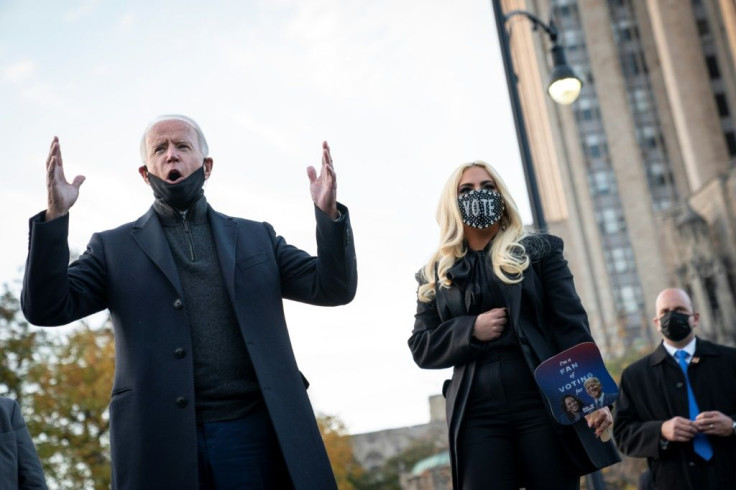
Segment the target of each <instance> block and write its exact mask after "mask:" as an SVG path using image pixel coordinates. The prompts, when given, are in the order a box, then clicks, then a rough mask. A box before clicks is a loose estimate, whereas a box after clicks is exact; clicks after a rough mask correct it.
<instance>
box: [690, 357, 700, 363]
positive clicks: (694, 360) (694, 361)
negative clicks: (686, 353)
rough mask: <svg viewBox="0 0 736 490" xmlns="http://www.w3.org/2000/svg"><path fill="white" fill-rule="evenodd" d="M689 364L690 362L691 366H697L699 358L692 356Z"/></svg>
mask: <svg viewBox="0 0 736 490" xmlns="http://www.w3.org/2000/svg"><path fill="white" fill-rule="evenodd" d="M690 362H692V363H693V364H697V363H699V362H700V358H699V357H695V356H693V358H692V360H691V361H690Z"/></svg>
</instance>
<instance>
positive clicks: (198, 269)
mask: <svg viewBox="0 0 736 490" xmlns="http://www.w3.org/2000/svg"><path fill="white" fill-rule="evenodd" d="M208 152H209V150H208V146H207V141H206V139H205V137H204V134H203V133H202V131H201V129H200V128H199V126H198V125H197V124H196V123H195V122H194V121H193V120H191V119H189V118H187V117H185V116H178V115H173V116H162V117H160V118H157V119H156V120H154V121H153V122H152V123H151V124H150V125H149V126H148V128H147V129H146V130H145V131H144V134H143V138H142V140H141V158H142V160H143V163H144V165H142V166H141V167H140V169H139V173H140V175H141V176H142V178H143V180H144V181H145V182H146V183H147V184H148V185H150V186H151V187H152V189H153V194H154V197H155V200H154V204H153V206H152V207H151V208H150V209H149V211H148V212H147V213H146V214H145V215H144V216H142V217H141V218H139V219H138V220H137V221H135V222H132V223H128V224H125V225H122V226H120V227H118V228H116V229H113V230H109V231H105V232H102V233H96V234H94V235H93V236H92V238H91V240H90V242H89V245H88V247H87V250H86V252H85V253H84V254H83V255H81V256H80V257H79V259H77V260H76V261H74V262H73V263H71V264H70V265H67V264H68V259H69V249H68V245H67V230H68V222H69V215H68V211H69V209H70V208H71V207H72V205H73V204H74V203H75V202H76V199H77V197H78V195H79V187H80V185H81V184H82V182H83V181H84V177H82V176H77V177H76V178H75V179H73V181H72V182H71V183H69V182H67V180H66V178H65V176H64V170H63V166H62V158H61V150H60V147H59V141H58V139H57V138H54V140H53V142H52V145H51V150H50V152H49V157H48V160H47V187H48V207H47V210H46V211H45V212H42V213H39V214H38V215H37V216H35V217H33V218H32V219H31V221H30V241H29V255H28V261H27V264H26V274H25V278H24V284H23V293H22V295H21V300H22V306H23V312H24V313H25V315H26V317H27V318H28V320H29V321H30V322H31V323H34V324H36V325H44V326H56V325H63V324H66V323H69V322H72V321H75V320H77V319H79V318H82V317H84V316H87V315H90V314H92V313H95V312H97V311H100V310H104V309H109V311H110V314H111V317H112V323H113V327H114V330H115V342H116V370H115V380H114V384H113V391H112V399H111V401H110V410H109V411H110V443H111V450H112V479H113V488H118V489H141V488H156V489H177V490H187V489H192V490H194V489H209V488H279V489H282V488H292V487H294V488H298V489H315V488H319V489H331V488H336V483H335V479H334V476H333V474H332V471H331V468H330V463H329V460H328V458H327V454H326V451H325V448H324V445H323V443H322V439H321V436H320V432H319V430H318V427H317V424H316V421H315V418H314V413H313V410H312V407H311V404H310V402H309V398H308V397H307V394H306V387H307V382H306V379H305V378H304V377H303V376H302V375H301V373H300V372H299V370H298V368H297V364H296V360H295V358H294V353H293V351H292V348H291V343H290V340H289V334H288V330H287V328H286V322H285V319H284V312H283V304H282V299H283V298H287V299H292V300H297V301H302V302H306V303H311V304H316V305H323V306H335V305H340V304H345V303H348V302H350V301H351V300H352V298H353V297H354V295H355V289H356V284H357V272H356V263H355V249H354V246H353V239H352V231H351V228H350V221H349V216H348V210H347V208H346V207H345V206H343V205H341V204H338V203H337V201H336V187H337V184H336V177H335V171H334V168H333V163H332V158H331V155H330V149H329V147H328V146H327V143H326V142H325V143H323V150H322V168H321V171H320V174H319V176H318V175H317V171H316V170H315V169H314V168H313V167H309V168H308V172H307V173H308V176H309V180H310V190H311V194H312V200H313V201H314V204H315V216H316V221H317V256H316V257H312V256H310V255H309V254H307V253H306V252H304V251H302V250H299V249H297V248H296V247H293V246H291V245H288V244H287V243H286V242H285V241H284V239H283V238H281V237H280V236H277V235H276V233H275V232H274V230H273V228H272V227H271V226H270V225H269V224H267V223H257V222H253V221H249V220H244V219H239V218H233V217H229V216H225V215H223V214H220V213H217V212H216V211H214V210H213V209H212V207H210V205H209V204H208V203H207V201H206V199H205V197H204V194H203V184H204V181H205V180H206V179H208V178H209V176H210V174H211V172H212V166H213V160H212V158H210V157H209V156H208ZM277 171H278V169H274V173H275V174H276V173H277Z"/></svg>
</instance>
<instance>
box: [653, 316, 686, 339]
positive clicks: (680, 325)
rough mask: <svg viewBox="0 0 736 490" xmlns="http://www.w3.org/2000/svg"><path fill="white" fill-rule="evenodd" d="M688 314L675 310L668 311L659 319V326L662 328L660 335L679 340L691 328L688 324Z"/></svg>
mask: <svg viewBox="0 0 736 490" xmlns="http://www.w3.org/2000/svg"><path fill="white" fill-rule="evenodd" d="M689 320H690V315H686V314H684V313H679V312H677V311H668V312H667V313H665V314H664V315H662V318H660V319H659V326H660V327H661V328H662V335H664V336H665V337H667V338H668V339H670V340H672V341H673V342H679V341H681V340H683V339H684V338H686V337H687V336H688V335H690V332H692V331H693V328H692V327H691V326H690V321H689Z"/></svg>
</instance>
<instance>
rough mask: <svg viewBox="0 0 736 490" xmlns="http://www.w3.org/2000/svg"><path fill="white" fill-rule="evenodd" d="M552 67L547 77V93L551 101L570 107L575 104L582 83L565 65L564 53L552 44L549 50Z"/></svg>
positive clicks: (559, 47)
mask: <svg viewBox="0 0 736 490" xmlns="http://www.w3.org/2000/svg"><path fill="white" fill-rule="evenodd" d="M551 52H552V61H553V67H552V72H551V73H550V75H549V84H548V85H547V93H549V96H550V97H552V100H554V101H555V102H557V103H558V104H562V105H570V104H572V103H573V102H575V101H576V100H577V98H578V96H579V95H580V91H581V90H582V88H583V81H582V80H580V78H579V77H578V76H577V75H575V72H574V71H572V68H570V66H569V65H568V64H567V60H566V59H565V51H564V49H563V48H562V46H560V45H559V44H556V43H555V44H554V46H552V49H551Z"/></svg>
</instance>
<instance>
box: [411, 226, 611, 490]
mask: <svg viewBox="0 0 736 490" xmlns="http://www.w3.org/2000/svg"><path fill="white" fill-rule="evenodd" d="M523 243H524V245H525V246H526V247H527V249H528V250H531V251H532V253H530V256H531V257H532V264H531V265H530V266H529V268H528V269H527V270H526V271H525V272H524V279H523V280H522V281H521V282H520V283H517V284H506V283H503V282H500V281H499V284H500V289H501V294H502V295H503V299H504V301H503V303H504V304H505V305H507V308H508V313H507V315H508V324H507V328H509V327H510V328H513V329H514V332H515V333H516V336H517V338H518V339H519V343H520V346H521V350H522V353H523V355H524V358H525V360H526V362H527V365H528V366H529V369H530V370H531V371H532V372H533V371H534V369H536V367H537V366H538V365H539V364H540V363H541V362H542V361H544V360H545V359H548V358H550V357H552V356H553V355H555V354H557V353H559V352H561V351H563V350H565V349H567V348H569V347H572V346H574V345H577V344H579V343H581V342H592V341H593V338H592V337H591V335H590V327H589V326H588V317H587V314H586V313H585V309H584V308H583V305H582V303H581V301H580V297H579V296H578V294H577V292H576V291H575V285H574V283H573V276H572V273H571V272H570V268H569V267H568V265H567V261H566V260H565V258H564V257H563V254H562V251H563V241H562V239H561V238H559V237H556V236H553V235H534V236H532V237H528V238H527V239H525V241H524V242H523ZM463 262H464V261H463V260H462V259H461V260H459V261H457V262H456V263H455V265H454V266H453V267H452V268H451V269H450V270H449V271H448V277H451V280H452V285H451V286H450V287H448V288H445V287H438V288H437V294H436V297H435V299H434V300H433V301H431V302H429V303H424V302H421V301H417V313H416V315H415V322H414V330H413V332H412V335H411V337H410V338H409V348H410V349H411V351H412V355H413V356H414V361H415V362H416V363H417V365H419V367H421V368H426V369H444V368H448V367H452V368H454V369H453V376H452V380H450V381H449V383H447V382H446V385H445V388H446V389H443V392H444V395H445V398H446V411H447V421H448V425H449V433H450V437H449V439H450V457H451V460H452V474H453V484H454V487H455V488H461V482H460V475H459V473H458V461H457V437H458V433H459V428H460V425H461V424H462V422H463V415H464V411H465V407H466V405H467V401H468V395H469V392H470V387H471V385H472V380H473V376H474V373H475V367H476V359H477V358H478V356H479V355H480V354H482V352H483V351H484V349H479V348H478V341H477V340H474V339H473V326H474V324H475V319H476V315H470V314H468V313H467V307H466V301H465V298H464V297H463V289H464V286H465V284H464V281H467V277H468V267H467V265H464V264H463ZM492 342H493V341H491V342H490V343H489V344H492ZM490 348H492V345H491V346H490ZM540 396H543V395H541V393H540ZM550 417H552V412H551V411H550ZM555 428H556V430H557V432H558V434H559V436H560V438H561V439H562V442H563V445H564V447H565V448H566V449H567V452H568V455H569V459H570V463H571V465H572V466H573V468H574V470H575V471H577V473H578V474H580V475H584V474H587V473H590V472H592V471H595V470H596V469H599V468H604V467H606V466H610V465H612V464H614V463H617V462H619V461H620V457H619V455H618V452H617V451H616V448H615V447H614V444H613V442H612V441H610V440H609V441H608V442H605V443H604V442H602V441H601V440H600V439H597V438H596V437H595V436H594V434H593V432H592V431H591V429H590V428H588V426H587V423H586V422H585V421H584V420H581V421H579V422H577V423H575V424H573V425H571V426H562V425H559V424H557V423H555Z"/></svg>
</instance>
